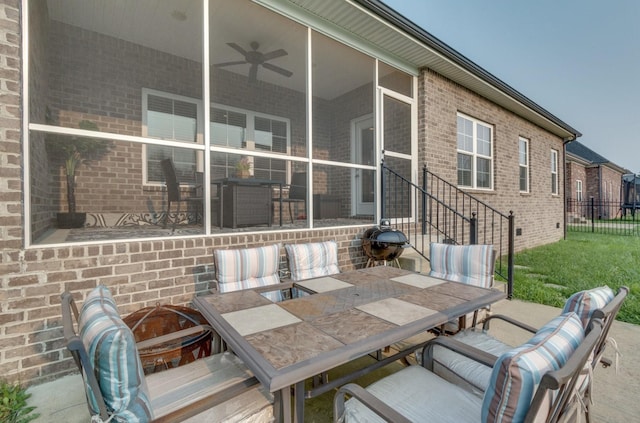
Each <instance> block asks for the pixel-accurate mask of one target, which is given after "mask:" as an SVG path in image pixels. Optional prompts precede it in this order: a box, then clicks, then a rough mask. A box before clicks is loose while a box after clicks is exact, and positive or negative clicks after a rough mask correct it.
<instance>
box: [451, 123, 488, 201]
mask: <svg viewBox="0 0 640 423" xmlns="http://www.w3.org/2000/svg"><path fill="white" fill-rule="evenodd" d="M459 118H462V119H465V120H467V121H470V122H471V123H472V124H473V130H472V135H471V137H472V140H471V142H472V146H471V149H472V151H469V150H465V149H460V148H459V145H458V141H457V140H458V136H459V135H460V128H459V127H457V122H458V119H459ZM479 127H484V128H486V129H488V130H489V131H490V136H489V142H490V147H489V155H485V154H481V153H479V152H478V151H479V147H478V143H479V141H478V128H479ZM456 128H457V129H456V163H457V160H458V157H460V155H465V156H469V157H471V185H462V184H460V178H457V179H458V181H457V182H458V187H460V188H471V189H478V190H483V191H492V190H493V187H494V181H493V166H494V163H493V148H494V127H493V125H491V124H489V123H487V122H483V121H481V120H478V119H475V118H472V117H470V116H467V115H465V114H462V113H458V114H457V115H456ZM478 160H488V161H489V186H488V187H479V186H478V165H477V164H478ZM456 169H457V170H458V171H459V168H458V166H457V164H456Z"/></svg>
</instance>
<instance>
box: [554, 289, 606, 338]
mask: <svg viewBox="0 0 640 423" xmlns="http://www.w3.org/2000/svg"><path fill="white" fill-rule="evenodd" d="M613 297H615V294H614V293H613V291H612V290H611V288H609V287H608V286H606V285H605V286H601V287H598V288H593V289H589V290H587V291H580V292H576V293H575V294H573V295H572V296H570V297H569V299H568V300H567V301H566V302H565V303H564V309H562V312H563V313H566V312H569V311H573V312H575V313H576V314H577V315H578V316H579V317H580V320H581V321H582V326H583V327H584V328H586V327H587V325H588V324H589V320H590V319H591V315H592V314H593V312H594V311H596V310H598V309H600V308H603V307H604V306H606V305H607V304H609V302H610V301H611V300H613Z"/></svg>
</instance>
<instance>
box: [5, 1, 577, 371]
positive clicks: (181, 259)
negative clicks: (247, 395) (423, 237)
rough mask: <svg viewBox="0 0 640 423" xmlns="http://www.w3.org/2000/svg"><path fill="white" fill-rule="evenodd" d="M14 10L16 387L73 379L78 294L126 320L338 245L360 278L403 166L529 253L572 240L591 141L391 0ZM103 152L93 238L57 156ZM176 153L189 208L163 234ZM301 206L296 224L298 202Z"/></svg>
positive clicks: (88, 189)
mask: <svg viewBox="0 0 640 423" xmlns="http://www.w3.org/2000/svg"><path fill="white" fill-rule="evenodd" d="M0 15H2V17H3V18H2V19H3V37H2V40H1V41H0V43H1V44H2V49H1V50H0V59H1V62H0V63H2V68H3V72H2V76H1V78H2V85H1V88H0V89H2V99H3V105H2V109H1V111H0V113H1V114H2V122H3V124H2V139H1V140H0V162H1V163H2V179H1V180H0V181H1V182H0V193H1V194H0V217H1V218H2V226H1V227H0V245H1V247H2V248H1V249H0V250H1V251H2V252H1V260H0V268H1V269H2V271H1V272H0V281H1V283H2V292H1V293H0V309H1V310H2V317H0V321H1V322H2V326H1V327H2V328H1V329H0V331H1V332H0V341H1V342H0V345H1V346H0V373H2V374H3V375H5V376H6V377H7V378H9V379H13V380H20V381H22V382H23V383H38V382H42V381H44V380H47V379H51V378H54V377H57V376H59V375H61V374H65V373H69V372H70V371H72V369H73V365H72V363H71V362H70V359H69V356H68V354H67V353H66V351H65V350H64V347H63V343H62V341H61V338H62V333H61V327H60V309H59V303H60V300H59V296H60V293H61V292H62V291H64V290H71V291H73V292H75V293H77V295H78V296H79V297H83V296H85V295H86V293H87V292H88V291H89V290H90V289H91V288H93V287H95V286H96V285H97V284H105V285H107V286H109V287H110V288H111V289H112V291H113V293H114V296H115V299H116V301H117V302H118V306H119V308H120V311H121V312H122V313H124V314H126V313H129V312H132V311H135V310H137V309H139V308H142V307H144V306H148V305H153V304H156V303H157V302H162V303H172V304H187V303H189V302H190V301H191V300H192V298H193V296H194V295H196V294H197V293H200V292H206V291H207V290H209V289H211V288H212V287H213V286H214V284H213V282H212V279H213V257H212V251H213V250H214V249H215V248H233V247H247V246H254V245H264V244H271V243H287V242H294V241H295V242H305V241H310V240H318V239H328V238H330V239H335V240H336V241H338V244H339V248H340V266H341V268H343V269H349V268H356V267H362V266H364V264H365V263H366V258H365V257H364V255H363V253H362V248H361V242H360V238H361V236H362V233H363V232H364V231H365V230H366V229H368V228H369V227H371V225H373V224H376V223H377V222H378V220H379V218H380V216H381V206H380V198H381V196H382V195H383V194H382V192H381V187H380V185H381V184H379V183H378V181H379V176H380V163H381V160H382V158H383V156H382V152H383V151H384V159H385V163H386V164H387V165H388V166H390V167H392V168H394V169H396V170H398V171H399V172H401V173H402V174H403V175H405V176H406V177H407V178H409V179H410V180H413V181H414V182H416V183H420V181H419V180H418V175H419V174H420V172H419V170H420V169H421V168H422V167H423V166H424V165H426V166H427V167H428V168H429V170H430V171H432V172H434V173H435V174H437V175H439V176H441V177H442V178H444V179H446V180H448V181H449V182H451V183H453V184H454V185H457V186H458V187H459V188H462V189H464V190H465V191H468V192H469V193H471V194H473V195H475V196H477V197H478V198H480V199H481V200H483V201H484V202H486V203H488V204H491V205H492V206H494V207H495V208H497V209H498V210H502V211H504V213H508V212H509V211H513V212H514V215H515V222H516V227H517V229H518V230H517V232H516V233H517V235H518V236H516V240H515V242H516V244H515V249H516V250H521V249H523V248H530V247H534V246H536V245H541V244H545V243H549V242H554V241H557V240H559V239H561V238H562V236H563V233H564V218H563V213H564V203H563V199H564V186H565V183H564V180H563V177H564V174H565V173H564V169H563V167H564V163H563V160H562V157H563V155H564V151H563V149H564V145H565V143H566V142H568V141H570V140H574V139H575V138H577V137H579V136H580V133H579V132H578V131H577V130H575V129H573V128H572V127H571V126H569V125H568V124H566V123H564V122H563V121H562V120H560V119H559V118H558V117H556V116H554V115H552V114H550V113H549V112H547V111H546V110H545V109H544V108H542V107H541V106H539V105H537V104H536V103H534V102H532V101H531V100H530V99H528V98H527V97H525V96H524V95H523V94H521V93H519V92H518V91H516V90H515V89H514V88H512V87H510V86H509V85H507V84H505V83H504V82H502V81H500V80H499V79H497V78H496V77H494V76H493V75H491V74H490V73H488V72H487V71H486V70H484V69H482V68H480V67H479V66H478V65H476V64H475V63H473V62H471V61H470V60H468V59H467V58H465V57H464V56H462V55H460V54H459V53H457V52H456V51H454V50H453V49H451V48H450V47H449V46H447V45H445V44H444V43H442V42H441V41H439V40H437V39H436V38H434V37H433V36H431V35H430V34H429V33H427V32H426V31H425V30H424V29H422V28H419V27H417V26H415V25H414V24H412V23H411V22H410V21H408V20H407V19H406V18H404V17H403V16H401V15H399V14H397V13H396V12H394V11H393V10H391V9H389V8H387V7H386V6H385V5H384V4H383V3H381V2H379V1H376V0H358V1H353V0H323V1H317V0H255V1H248V0H219V1H218V0H215V1H214V0H211V1H206V0H189V1H186V0H185V1H180V2H165V1H157V0H139V1H135V2H129V3H127V2H104V1H97V0H82V1H80V0H55V1H54V0H48V1H45V0H31V1H29V0H23V1H10V2H3V3H2V5H0ZM82 121H89V122H91V123H93V124H95V126H97V127H98V129H99V131H100V132H98V133H96V132H94V131H90V130H86V129H80V122H82ZM92 138H102V139H107V140H109V141H110V143H111V147H110V149H109V151H108V152H107V153H106V154H105V155H103V156H100V157H98V158H96V160H93V161H91V162H89V163H85V164H83V165H82V166H81V167H80V168H79V169H78V172H77V175H76V178H75V181H76V185H77V186H76V203H77V209H78V211H82V212H87V213H88V217H87V223H86V224H87V225H88V226H89V227H84V228H79V229H59V228H57V227H56V223H55V216H56V213H57V212H60V211H66V210H67V205H66V204H67V202H66V199H65V198H66V192H67V189H66V188H67V185H66V182H65V176H64V174H63V173H62V167H61V162H60V161H59V159H60V156H59V155H55V154H52V152H54V151H55V150H58V153H60V151H59V150H60V149H59V148H57V147H59V146H60V145H62V143H63V142H64V140H65V139H66V140H74V139H84V140H87V139H92ZM166 158H171V159H172V161H173V163H174V165H175V168H176V171H177V174H178V178H179V179H180V182H182V186H181V194H182V196H183V197H185V198H186V199H188V200H189V199H190V200H189V201H187V202H186V203H185V204H183V209H182V210H187V212H186V213H181V214H180V215H175V214H174V215H172V216H171V217H172V219H171V220H174V219H178V220H180V222H178V223H179V224H177V225H176V226H177V228H176V230H175V232H174V231H172V230H171V229H167V230H165V231H164V232H162V234H163V236H161V237H158V233H159V232H158V231H159V230H161V229H162V228H161V227H159V225H160V224H161V223H162V222H163V217H164V213H165V211H166V207H167V203H166V188H165V185H164V175H163V172H162V167H161V165H160V164H161V161H162V160H163V159H166ZM238 163H244V164H248V166H238ZM241 167H243V169H242V170H243V172H244V173H248V174H249V176H250V178H249V179H250V180H249V181H243V180H234V178H235V177H236V176H237V175H236V173H237V170H239V169H240V168H241ZM246 167H248V168H249V170H248V172H247V171H246V170H247V169H246ZM300 177H301V178H302V180H303V181H306V183H304V182H303V184H302V185H296V184H292V182H293V181H294V180H297V179H298V178H300ZM230 178H231V181H230ZM251 180H253V181H251ZM290 184H291V187H289V185H290ZM294 193H296V194H295V195H294ZM272 197H275V198H276V200H272ZM294 197H295V199H296V200H298V201H296V203H295V204H294V203H293V202H291V206H292V210H293V211H292V213H291V215H292V216H289V212H288V206H289V203H281V202H280V201H279V200H280V199H281V198H284V199H287V198H289V199H294ZM265 216H266V217H265ZM402 217H409V218H415V216H402ZM227 219H228V221H227ZM281 221H282V222H283V223H282V225H281ZM292 221H293V223H291V222H292ZM482 224H484V225H491V222H483V223H482ZM160 226H161V225H160ZM79 299H82V298H79Z"/></svg>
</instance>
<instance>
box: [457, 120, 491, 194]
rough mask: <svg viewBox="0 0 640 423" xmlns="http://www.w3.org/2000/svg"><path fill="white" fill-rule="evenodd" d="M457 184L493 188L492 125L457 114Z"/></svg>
mask: <svg viewBox="0 0 640 423" xmlns="http://www.w3.org/2000/svg"><path fill="white" fill-rule="evenodd" d="M458 186H461V187H469V188H480V189H492V188H493V127H492V126H491V125H489V124H487V123H484V122H481V121H479V120H476V119H473V118H470V117H468V116H464V115H461V114H458Z"/></svg>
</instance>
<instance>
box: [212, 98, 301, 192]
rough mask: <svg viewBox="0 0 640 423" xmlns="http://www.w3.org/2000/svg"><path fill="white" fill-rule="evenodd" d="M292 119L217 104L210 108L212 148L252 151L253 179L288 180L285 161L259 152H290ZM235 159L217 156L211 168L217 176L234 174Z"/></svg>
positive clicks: (222, 155) (225, 155) (227, 156)
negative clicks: (290, 120) (264, 155)
mask: <svg viewBox="0 0 640 423" xmlns="http://www.w3.org/2000/svg"><path fill="white" fill-rule="evenodd" d="M289 127H290V123H289V119H284V118H280V117H277V116H270V115H266V114H263V113H256V112H252V111H249V110H244V109H237V108H232V107H228V106H223V105H218V104H215V105H213V106H212V107H211V144H212V145H213V146H220V147H230V148H236V149H241V150H247V151H253V152H256V154H255V155H254V154H252V155H251V158H250V160H251V163H252V167H253V172H254V176H255V177H258V178H262V179H269V180H281V181H284V180H285V175H286V166H285V163H286V162H285V161H284V160H280V159H272V158H269V157H263V156H261V155H260V154H259V152H267V153H278V154H287V153H288V152H289V148H290V147H289V145H290V142H289V139H290V137H289V133H290V129H289ZM234 160H237V156H236V155H229V154H217V155H216V154H214V155H213V160H212V162H211V165H212V166H211V168H212V172H213V175H214V176H217V177H220V176H226V175H232V174H233V167H234V166H235V162H234Z"/></svg>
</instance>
